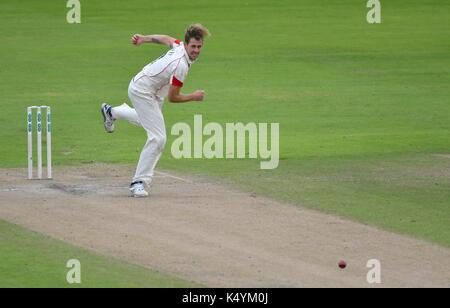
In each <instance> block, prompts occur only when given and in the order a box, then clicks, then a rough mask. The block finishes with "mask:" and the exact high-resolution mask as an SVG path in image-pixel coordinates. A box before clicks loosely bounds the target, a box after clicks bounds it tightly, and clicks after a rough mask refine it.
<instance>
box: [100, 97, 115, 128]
mask: <svg viewBox="0 0 450 308" xmlns="http://www.w3.org/2000/svg"><path fill="white" fill-rule="evenodd" d="M111 109H112V107H111V105H108V104H106V103H103V104H102V107H101V109H100V111H101V112H102V116H103V126H105V130H106V132H107V133H113V132H114V118H113V116H112V114H111Z"/></svg>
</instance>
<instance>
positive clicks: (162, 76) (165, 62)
mask: <svg viewBox="0 0 450 308" xmlns="http://www.w3.org/2000/svg"><path fill="white" fill-rule="evenodd" d="M191 64H192V61H191V60H190V59H189V55H188V54H187V51H186V49H185V48H184V44H183V42H181V41H180V40H176V41H175V42H174V43H173V45H172V49H170V50H169V51H168V52H167V53H166V54H164V55H162V56H161V57H159V58H158V59H156V60H155V61H153V62H152V63H150V64H148V65H146V66H145V67H144V68H143V69H142V71H141V72H140V73H139V74H137V75H136V76H135V77H134V79H133V80H134V81H135V82H136V81H137V80H139V79H141V78H142V77H144V76H145V77H146V78H145V79H146V82H145V83H146V87H147V89H146V90H148V91H150V93H151V94H153V95H155V96H157V98H159V99H160V100H163V99H164V98H165V97H166V96H167V94H168V93H169V87H170V85H175V86H178V87H182V86H183V83H184V80H185V79H186V76H187V74H188V71H189V67H190V66H191Z"/></svg>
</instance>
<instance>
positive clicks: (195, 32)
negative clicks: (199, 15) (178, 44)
mask: <svg viewBox="0 0 450 308" xmlns="http://www.w3.org/2000/svg"><path fill="white" fill-rule="evenodd" d="M207 36H210V33H209V30H208V29H206V28H205V27H204V26H203V25H201V24H192V25H190V26H189V27H187V29H186V33H185V34H184V41H185V42H186V44H189V41H190V40H191V39H192V38H195V39H196V40H198V41H203V39H204V38H206V37H207Z"/></svg>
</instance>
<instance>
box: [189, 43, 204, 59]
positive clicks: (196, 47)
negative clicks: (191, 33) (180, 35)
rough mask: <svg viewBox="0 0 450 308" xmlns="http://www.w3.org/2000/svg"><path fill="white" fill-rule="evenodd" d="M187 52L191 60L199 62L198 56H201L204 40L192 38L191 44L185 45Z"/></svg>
mask: <svg viewBox="0 0 450 308" xmlns="http://www.w3.org/2000/svg"><path fill="white" fill-rule="evenodd" d="M185 46H186V51H187V53H188V55H189V58H190V59H191V60H192V61H194V60H197V58H198V56H199V55H200V51H201V50H202V47H203V41H202V40H200V41H199V40H196V39H195V38H191V40H190V41H189V44H187V45H186V44H185Z"/></svg>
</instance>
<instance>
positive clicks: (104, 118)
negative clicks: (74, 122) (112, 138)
mask: <svg viewBox="0 0 450 308" xmlns="http://www.w3.org/2000/svg"><path fill="white" fill-rule="evenodd" d="M105 105H106V104H105V103H103V104H102V106H101V107H100V112H101V114H102V116H103V127H104V128H105V131H106V132H107V133H108V134H111V133H113V132H114V130H112V131H109V130H108V129H107V128H106V124H105V123H106V115H105V108H103V107H104V106H105Z"/></svg>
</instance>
